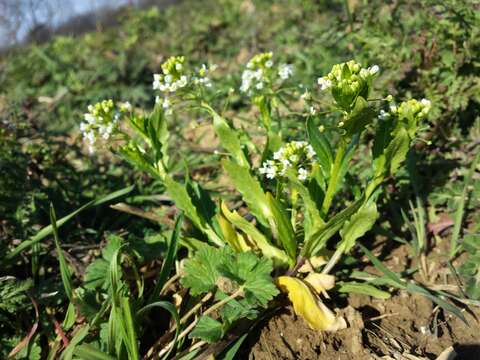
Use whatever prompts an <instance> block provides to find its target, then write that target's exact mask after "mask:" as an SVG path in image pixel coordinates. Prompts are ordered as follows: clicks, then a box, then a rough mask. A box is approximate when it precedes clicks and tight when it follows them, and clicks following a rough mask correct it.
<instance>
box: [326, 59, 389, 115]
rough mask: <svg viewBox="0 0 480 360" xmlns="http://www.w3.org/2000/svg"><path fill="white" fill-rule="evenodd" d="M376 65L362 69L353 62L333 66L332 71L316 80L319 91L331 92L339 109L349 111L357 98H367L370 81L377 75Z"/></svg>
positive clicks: (377, 68)
mask: <svg viewBox="0 0 480 360" xmlns="http://www.w3.org/2000/svg"><path fill="white" fill-rule="evenodd" d="M379 71H380V68H379V67H378V66H377V65H374V66H371V67H369V68H362V66H361V65H360V64H358V63H357V62H355V61H354V60H350V61H348V62H346V63H341V64H336V65H333V67H332V70H331V71H330V72H329V73H328V74H327V75H326V76H323V77H320V78H318V80H317V83H318V85H319V86H320V89H321V90H322V91H323V90H328V89H331V90H332V95H333V97H334V98H335V101H336V102H337V104H338V105H340V107H342V108H343V109H344V110H350V108H351V106H352V104H353V101H354V100H355V98H356V97H357V96H359V95H360V96H363V97H364V98H367V96H368V92H369V90H370V89H369V87H370V84H371V80H372V79H373V77H374V76H375V75H377V74H378V72H379Z"/></svg>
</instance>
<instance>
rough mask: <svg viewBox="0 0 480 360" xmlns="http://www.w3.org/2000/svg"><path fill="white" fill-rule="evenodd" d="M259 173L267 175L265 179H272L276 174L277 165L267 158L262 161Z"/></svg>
mask: <svg viewBox="0 0 480 360" xmlns="http://www.w3.org/2000/svg"><path fill="white" fill-rule="evenodd" d="M258 171H259V172H260V174H263V175H265V176H266V177H267V179H274V178H275V176H276V175H277V167H276V166H275V163H274V162H273V161H272V160H267V161H265V162H264V163H263V166H262V167H261V168H260V169H258Z"/></svg>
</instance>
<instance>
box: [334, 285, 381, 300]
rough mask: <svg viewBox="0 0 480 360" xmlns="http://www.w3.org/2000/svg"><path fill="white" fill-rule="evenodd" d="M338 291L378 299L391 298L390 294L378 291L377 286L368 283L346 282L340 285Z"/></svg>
mask: <svg viewBox="0 0 480 360" xmlns="http://www.w3.org/2000/svg"><path fill="white" fill-rule="evenodd" d="M338 291H339V292H341V293H355V294H363V295H368V296H372V297H374V298H377V299H388V298H390V293H389V292H387V291H383V290H380V289H377V288H376V287H375V286H373V285H370V284H367V283H358V282H354V281H352V282H344V283H341V284H340V287H339V288H338Z"/></svg>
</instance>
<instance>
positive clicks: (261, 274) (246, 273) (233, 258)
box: [219, 252, 278, 307]
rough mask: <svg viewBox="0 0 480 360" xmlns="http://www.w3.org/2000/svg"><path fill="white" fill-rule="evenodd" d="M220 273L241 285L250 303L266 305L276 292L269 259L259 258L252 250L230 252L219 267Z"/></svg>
mask: <svg viewBox="0 0 480 360" xmlns="http://www.w3.org/2000/svg"><path fill="white" fill-rule="evenodd" d="M219 271H220V273H221V274H222V275H223V276H225V277H227V278H229V279H231V280H233V281H235V282H236V283H238V284H239V285H240V286H243V288H244V292H245V298H246V299H247V300H249V302H250V304H252V305H259V306H262V307H267V303H268V302H269V301H270V300H272V299H273V297H274V296H276V295H277V294H278V289H277V287H276V286H275V284H274V283H273V279H272V277H271V275H270V273H271V272H272V271H273V266H272V262H271V260H269V259H268V258H259V257H258V256H256V255H255V254H254V253H252V252H245V253H238V254H233V253H231V255H230V259H229V260H228V261H226V262H224V263H223V264H221V265H220V267H219Z"/></svg>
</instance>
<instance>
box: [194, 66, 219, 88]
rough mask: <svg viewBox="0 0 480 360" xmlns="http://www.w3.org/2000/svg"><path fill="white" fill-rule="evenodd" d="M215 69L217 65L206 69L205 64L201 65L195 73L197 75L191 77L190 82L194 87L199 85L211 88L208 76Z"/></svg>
mask: <svg viewBox="0 0 480 360" xmlns="http://www.w3.org/2000/svg"><path fill="white" fill-rule="evenodd" d="M216 68H217V65H211V66H210V67H208V66H207V65H205V64H202V66H201V67H200V69H199V70H198V71H197V75H195V76H193V78H192V80H193V83H194V84H195V85H201V86H205V87H212V80H211V79H210V77H209V75H210V73H212V72H213V71H215V69H216Z"/></svg>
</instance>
